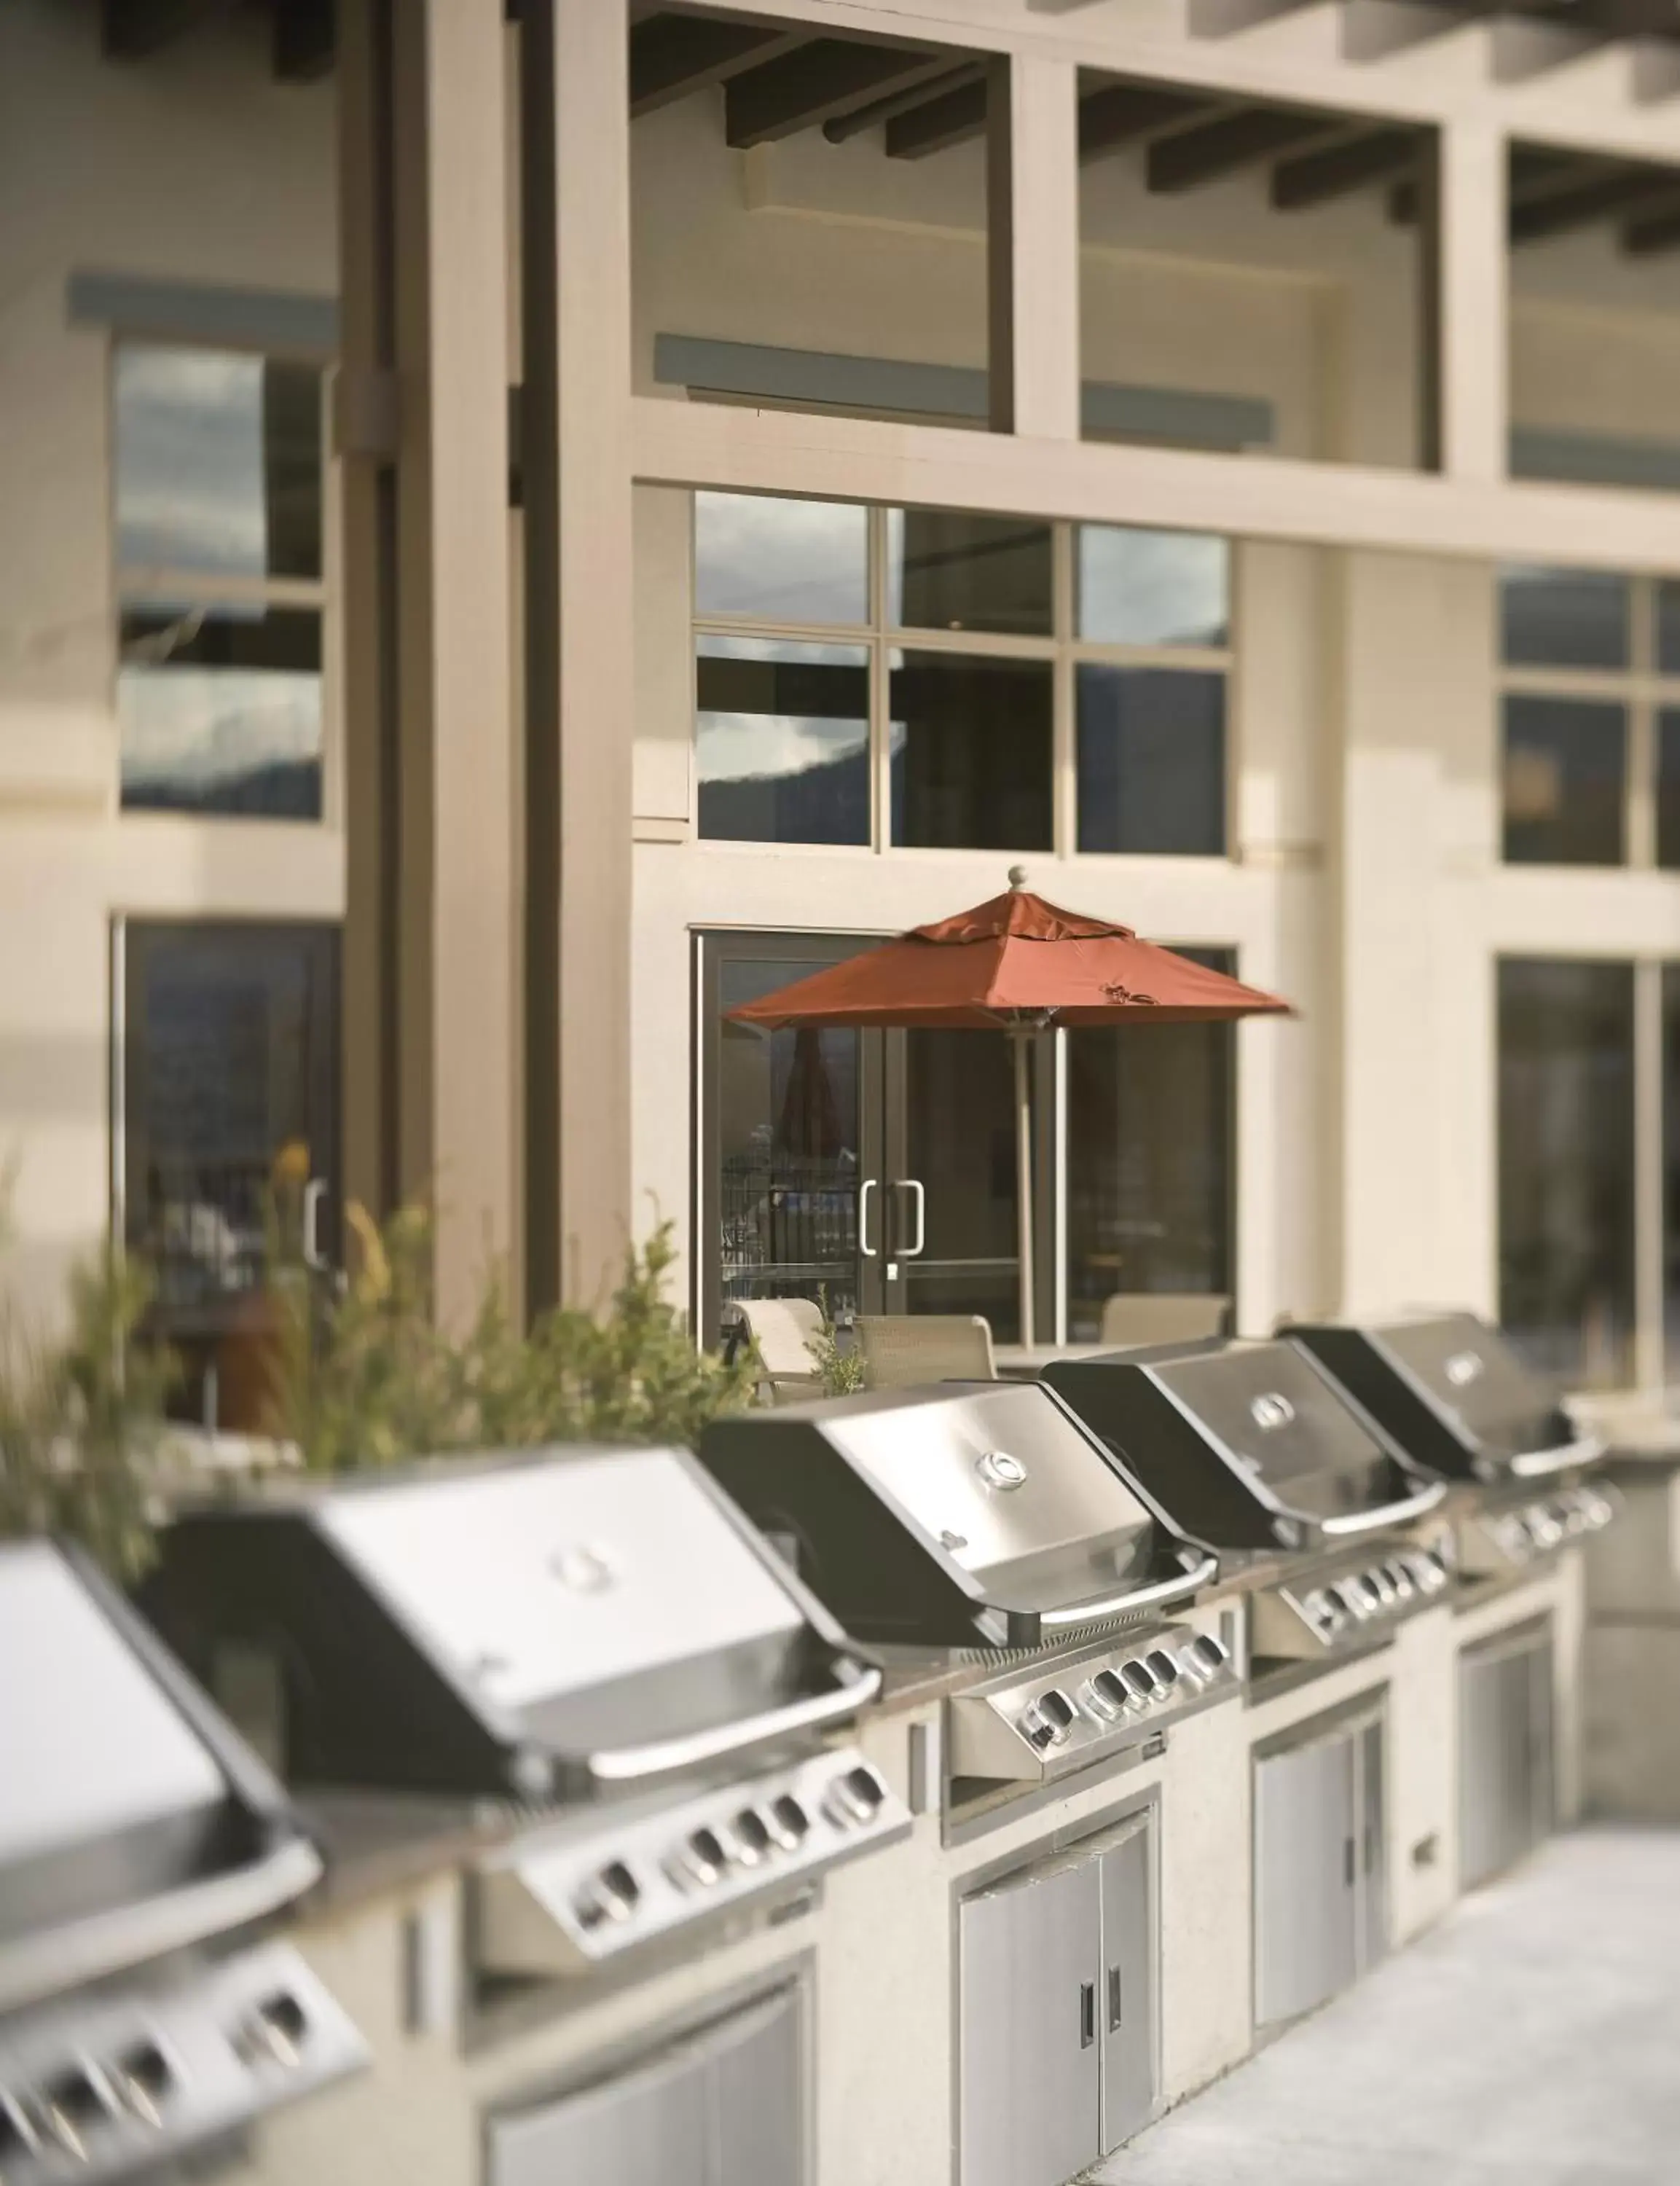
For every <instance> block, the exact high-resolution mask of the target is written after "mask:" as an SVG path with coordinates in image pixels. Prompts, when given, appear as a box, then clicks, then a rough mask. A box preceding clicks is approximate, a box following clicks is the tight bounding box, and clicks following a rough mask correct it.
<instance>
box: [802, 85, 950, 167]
mask: <svg viewBox="0 0 1680 2186" xmlns="http://www.w3.org/2000/svg"><path fill="white" fill-rule="evenodd" d="M964 73H965V76H966V71H965V72H964ZM987 111H988V100H987V96H986V77H985V73H984V65H983V64H977V74H976V76H975V77H974V78H973V79H972V80H967V81H964V82H962V83H960V84H959V85H957V86H956V87H954V88H952V89H949V90H946V91H944V92H942V93H941V94H940V96H939V97H938V98H930V99H928V100H927V101H926V102H925V103H921V104H916V105H914V106H912V107H910V109H908V110H907V111H903V112H900V113H899V114H897V115H893V118H892V119H891V120H890V121H888V124H887V156H888V159H889V160H925V159H927V156H928V155H929V154H930V153H933V152H943V151H944V150H945V149H946V148H947V146H949V145H951V144H961V143H966V142H967V140H968V139H969V138H970V137H983V136H984V135H985V133H986V115H987ZM824 126H825V127H826V126H830V125H827V124H825V125H824Z"/></svg>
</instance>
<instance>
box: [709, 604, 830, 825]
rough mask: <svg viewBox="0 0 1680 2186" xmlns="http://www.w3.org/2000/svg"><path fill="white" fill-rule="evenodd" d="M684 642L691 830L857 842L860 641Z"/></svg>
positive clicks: (730, 639) (739, 639) (714, 639)
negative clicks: (692, 714)
mask: <svg viewBox="0 0 1680 2186" xmlns="http://www.w3.org/2000/svg"><path fill="white" fill-rule="evenodd" d="M695 647H696V653H697V659H696V662H695V687H696V699H697V711H696V726H695V763H696V765H697V769H698V773H699V822H700V833H701V835H702V836H703V838H707V839H708V840H711V841H718V842H733V843H832V844H841V843H853V844H867V843H868V842H869V839H870V768H869V648H868V647H866V646H862V645H819V644H806V643H802V642H798V641H797V640H785V639H774V638H746V637H717V636H701V637H699V638H697V640H696V642H695Z"/></svg>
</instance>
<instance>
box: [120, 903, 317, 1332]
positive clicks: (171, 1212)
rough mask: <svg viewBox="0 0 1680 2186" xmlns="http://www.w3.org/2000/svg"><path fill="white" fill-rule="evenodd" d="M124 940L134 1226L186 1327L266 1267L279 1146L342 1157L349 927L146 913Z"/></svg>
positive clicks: (310, 1156)
mask: <svg viewBox="0 0 1680 2186" xmlns="http://www.w3.org/2000/svg"><path fill="white" fill-rule="evenodd" d="M127 943H128V979H127V989H128V1022H127V1039H126V1043H125V1047H124V1085H125V1095H126V1152H127V1177H126V1202H127V1205H126V1225H127V1240H128V1242H129V1244H130V1245H131V1246H132V1247H136V1248H137V1250H140V1251H143V1252H144V1253H145V1254H146V1256H147V1258H148V1264H149V1265H150V1268H151V1270H152V1272H153V1275H154V1280H155V1281H156V1284H157V1289H158V1303H159V1304H160V1306H161V1307H162V1308H163V1309H165V1312H166V1313H167V1314H170V1316H171V1326H172V1327H174V1328H179V1327H180V1326H182V1324H181V1323H180V1322H179V1320H177V1319H176V1318H175V1312H174V1309H182V1308H188V1307H208V1306H211V1305H213V1304H214V1303H216V1301H218V1300H226V1299H227V1298H230V1297H232V1296H234V1295H237V1294H238V1292H242V1291H245V1290H249V1288H250V1287H251V1286H253V1285H255V1283H257V1282H258V1281H260V1278H261V1274H262V1263H263V1256H264V1250H265V1239H266V1211H267V1207H268V1202H269V1193H270V1190H271V1185H272V1174H273V1165H274V1162H275V1158H276V1157H277V1155H278V1154H279V1153H280V1152H281V1150H282V1149H283V1148H290V1149H294V1150H295V1166H296V1169H297V1172H298V1174H299V1180H301V1179H302V1178H306V1177H310V1176H318V1177H322V1178H330V1177H331V1176H332V1175H333V1173H334V1171H335V1169H336V1167H337V1151H336V1136H337V1117H336V1113H335V1108H334V1105H333V1102H334V1090H335V1088H336V1086H337V1083H338V1063H337V1034H336V1029H337V1025H338V1006H337V1000H336V995H337V961H338V937H337V935H336V934H335V933H325V932H322V930H321V929H319V928H298V929H294V930H290V931H276V930H275V929H273V928H261V927H250V928H239V927H227V926H205V927H200V928H193V927H188V926H180V927H174V926H168V927H153V926H148V925H147V924H145V923H144V922H138V923H137V924H135V925H132V926H131V927H130V928H129V929H128V935H127ZM200 1325H201V1324H200V1322H199V1320H195V1319H193V1317H191V1316H189V1318H188V1323H187V1324H186V1326H188V1328H192V1327H195V1326H200Z"/></svg>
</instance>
